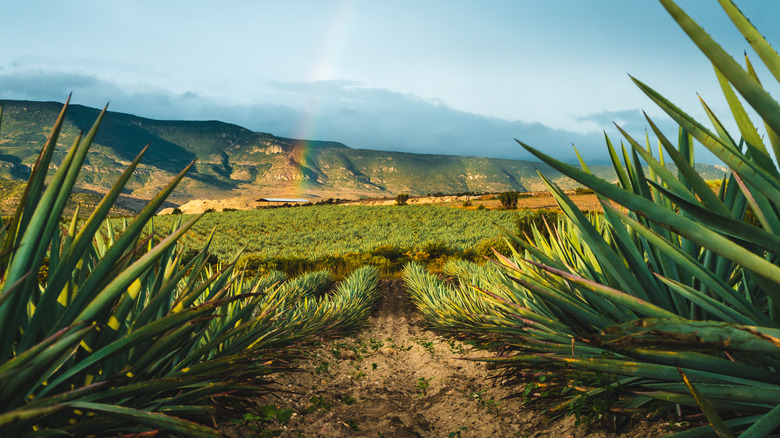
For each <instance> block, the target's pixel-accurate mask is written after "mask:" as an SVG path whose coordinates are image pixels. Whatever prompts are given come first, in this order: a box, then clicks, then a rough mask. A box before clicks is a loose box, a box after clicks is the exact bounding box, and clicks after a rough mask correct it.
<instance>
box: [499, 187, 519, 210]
mask: <svg viewBox="0 0 780 438" xmlns="http://www.w3.org/2000/svg"><path fill="white" fill-rule="evenodd" d="M518 199H520V194H519V193H517V192H514V191H511V192H503V193H501V194H499V195H498V200H499V201H501V207H502V208H504V209H505V210H514V209H516V208H517V200H518Z"/></svg>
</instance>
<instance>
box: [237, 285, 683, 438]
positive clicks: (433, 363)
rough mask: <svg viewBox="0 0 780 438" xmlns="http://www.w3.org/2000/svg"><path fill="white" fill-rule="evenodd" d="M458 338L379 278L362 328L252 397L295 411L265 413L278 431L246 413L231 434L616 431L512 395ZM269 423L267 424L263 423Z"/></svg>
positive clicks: (657, 431) (649, 429)
mask: <svg viewBox="0 0 780 438" xmlns="http://www.w3.org/2000/svg"><path fill="white" fill-rule="evenodd" d="M484 354H485V353H484V352H480V351H478V350H471V348H470V347H468V346H466V345H463V344H461V343H460V342H456V341H450V340H447V339H445V338H442V337H440V336H438V335H436V334H435V333H433V332H431V331H428V330H425V328H424V326H423V321H422V319H421V317H420V316H419V315H418V314H417V313H416V312H415V310H414V307H413V305H412V304H411V302H410V301H409V299H408V296H407V294H406V293H405V292H404V290H403V283H402V282H401V281H399V280H387V281H383V284H382V299H381V303H380V305H379V308H378V310H377V311H376V312H375V313H374V315H373V316H371V318H370V321H369V325H368V327H367V328H366V329H364V330H363V331H361V332H360V333H358V334H356V335H355V336H353V337H349V338H341V339H338V340H335V341H329V342H326V343H324V344H322V345H321V346H318V347H315V348H313V349H312V350H311V351H310V352H309V353H308V358H307V359H305V360H301V361H300V363H298V364H296V365H297V366H298V367H299V368H300V369H301V370H300V371H299V372H293V373H285V374H283V375H281V376H278V377H277V378H275V379H274V380H276V381H277V382H278V383H279V384H280V386H281V388H282V389H284V390H286V391H290V392H276V393H274V394H271V395H266V396H265V397H263V398H261V399H257V400H255V401H254V402H255V404H256V405H257V406H258V407H260V406H268V405H271V404H273V405H275V406H276V407H277V409H278V411H283V410H286V409H289V410H291V411H292V412H291V411H287V415H290V414H291V417H290V418H289V420H287V421H286V422H284V423H280V422H274V423H263V426H264V428H265V429H266V430H276V431H277V432H276V433H278V434H279V435H276V434H273V435H271V434H266V435H263V434H262V433H261V432H252V431H251V430H252V429H254V428H256V427H258V425H259V424H260V423H253V422H252V421H251V420H247V421H245V422H244V423H243V425H242V427H241V428H240V429H234V430H232V431H230V430H229V431H226V432H227V435H228V436H282V437H302V436H303V437H447V438H454V437H463V438H465V437H510V436H521V437H575V436H577V437H579V436H585V435H587V436H602V437H606V436H617V435H615V434H607V433H604V432H600V431H594V430H590V431H586V430H584V429H582V428H575V427H574V418H572V417H569V418H566V419H563V420H558V421H553V422H550V421H545V417H544V416H543V415H542V414H540V413H538V412H536V411H532V410H529V409H527V408H524V407H523V406H522V402H521V400H520V399H519V398H509V399H507V397H509V396H510V395H512V394H513V393H515V392H516V391H517V390H518V388H517V387H514V388H507V387H503V386H501V384H500V382H496V381H495V379H491V374H490V373H489V372H488V370H487V368H486V366H485V365H484V364H483V363H480V362H472V361H466V360H461V359H458V358H459V357H463V356H479V355H484ZM663 432H666V433H668V431H664V430H661V426H660V425H645V424H640V425H639V426H638V427H634V428H632V430H631V432H630V433H627V434H625V435H624V436H631V437H640V436H646V437H649V436H660V435H662V434H663ZM266 433H267V432H266Z"/></svg>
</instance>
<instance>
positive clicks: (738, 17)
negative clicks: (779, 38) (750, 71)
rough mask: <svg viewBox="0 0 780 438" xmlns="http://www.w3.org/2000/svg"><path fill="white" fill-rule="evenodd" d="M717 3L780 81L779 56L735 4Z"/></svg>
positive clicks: (725, 1) (720, 1)
mask: <svg viewBox="0 0 780 438" xmlns="http://www.w3.org/2000/svg"><path fill="white" fill-rule="evenodd" d="M718 3H720V5H721V6H722V7H723V10H724V11H726V13H727V14H728V16H729V18H731V21H732V22H733V23H734V25H735V26H736V27H737V29H739V31H740V32H741V33H742V35H743V36H744V37H745V40H747V42H749V43H750V46H751V47H753V50H755V51H756V53H757V54H758V56H759V57H760V58H761V61H763V62H764V64H765V65H766V66H767V68H768V69H769V71H770V72H771V73H772V74H773V75H774V76H775V79H777V80H778V81H780V56H778V54H777V52H776V51H775V50H774V49H773V48H772V46H771V45H769V43H768V42H767V40H766V39H765V38H764V36H763V35H761V33H760V32H759V31H758V30H757V29H756V28H755V27H754V26H753V24H751V23H750V21H749V20H748V19H747V18H746V17H745V16H744V15H743V14H742V12H741V11H740V10H739V9H738V8H737V6H736V5H735V4H734V3H733V2H732V1H730V0H718Z"/></svg>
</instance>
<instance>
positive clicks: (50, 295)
mask: <svg viewBox="0 0 780 438" xmlns="http://www.w3.org/2000/svg"><path fill="white" fill-rule="evenodd" d="M67 107H68V103H67V102H66V104H65V105H64V106H63V110H62V112H61V114H60V116H59V118H58V120H57V122H56V123H55V125H54V128H53V129H52V133H51V135H50V136H49V138H48V140H47V141H46V144H45V146H44V148H43V150H42V151H41V154H40V155H39V157H38V160H37V162H36V164H35V166H34V168H33V170H32V173H31V176H30V180H29V182H28V184H27V186H26V191H25V193H24V196H23V197H22V199H21V201H20V204H19V207H18V209H17V210H16V213H15V214H14V216H13V217H12V218H11V219H10V221H9V222H8V223H6V224H0V242H2V243H1V244H2V246H0V333H2V334H3V336H2V337H0V431H2V435H4V436H20V437H22V436H51V435H74V436H87V435H111V436H115V435H119V434H123V433H131V434H137V433H143V432H154V431H159V430H166V431H168V432H170V433H174V434H177V435H186V436H217V435H218V432H217V431H215V430H213V429H211V428H209V427H206V426H203V425H201V424H198V423H196V422H193V421H191V420H193V419H199V418H201V419H202V418H204V417H207V416H209V415H212V414H213V411H214V408H213V407H212V405H211V403H207V402H206V401H205V400H206V398H207V397H215V396H221V395H225V394H232V395H236V394H240V393H242V392H246V391H257V390H267V389H266V385H267V383H268V382H267V381H266V380H264V379H263V377H264V376H266V375H267V374H268V373H270V372H272V371H273V370H274V369H276V368H277V366H276V365H275V362H274V360H275V358H276V357H277V356H278V355H279V354H280V353H281V354H284V351H285V348H286V347H289V346H290V345H291V344H292V343H294V342H303V341H305V340H307V338H306V333H317V334H320V335H328V334H334V333H335V332H336V329H334V327H336V328H338V327H340V326H339V322H338V321H335V320H337V319H339V318H341V316H342V315H341V314H340V313H336V312H335V311H334V310H333V309H334V308H336V307H333V306H331V305H322V306H320V307H319V308H318V309H317V310H318V311H319V313H317V312H316V311H312V310H311V309H308V308H306V309H304V310H306V311H307V312H310V314H313V315H317V316H319V319H318V321H319V325H318V326H314V325H312V326H311V327H310V328H309V331H308V332H305V333H299V332H297V329H298V326H299V325H300V324H298V325H294V324H288V325H286V323H285V321H287V319H288V318H287V316H286V314H287V313H289V312H300V309H299V305H297V304H295V303H293V302H291V301H289V300H287V301H284V300H269V299H267V297H269V296H271V295H272V294H273V291H275V290H280V289H283V288H284V286H283V285H282V286H278V284H279V282H280V281H282V280H283V278H280V276H279V275H278V273H277V274H270V275H269V276H267V277H264V278H255V279H252V280H245V279H244V278H243V273H242V272H241V271H240V270H236V264H235V260H236V259H237V258H238V255H236V257H235V259H234V261H233V262H231V263H227V264H225V265H224V266H221V267H212V266H209V265H208V262H207V260H208V245H209V243H210V240H211V239H208V241H207V242H206V244H205V247H204V248H203V250H201V252H200V253H199V254H198V255H197V256H195V257H194V258H192V259H191V260H190V261H188V262H187V263H183V262H182V260H183V257H184V250H183V249H182V248H181V247H179V246H178V245H177V241H178V239H179V238H180V237H181V236H182V235H183V234H184V233H185V232H186V231H187V230H188V229H189V228H190V227H191V226H192V224H193V223H194V222H195V221H196V220H197V219H198V217H195V218H193V219H192V220H190V221H188V222H187V223H186V224H181V222H180V221H177V222H174V224H173V228H172V230H171V232H170V234H169V235H168V236H166V237H164V238H163V239H162V240H160V241H159V242H157V243H155V242H154V239H153V238H152V236H154V232H152V233H150V234H149V236H150V237H143V236H144V228H145V227H146V226H147V224H149V223H150V221H151V218H152V217H153V215H154V213H155V211H156V210H157V209H158V208H159V207H160V205H161V204H162V202H163V201H164V200H165V198H166V196H167V195H168V194H169V193H170V192H171V191H172V190H173V189H174V187H175V186H176V184H177V183H178V182H179V181H180V180H181V179H182V178H183V177H184V175H185V174H186V172H187V170H188V169H189V168H190V167H191V166H192V164H190V166H188V167H187V168H185V169H184V171H182V173H180V174H179V175H178V176H177V177H176V178H174V180H173V181H172V182H171V183H170V184H169V185H168V186H167V187H166V188H165V189H163V190H162V192H161V193H160V194H159V195H158V196H157V197H155V198H154V199H153V200H152V201H150V202H149V204H148V205H147V207H146V208H144V210H143V211H142V212H141V213H139V215H138V216H137V217H135V218H134V219H133V220H132V221H130V222H129V223H125V224H124V225H123V226H122V228H121V229H118V230H115V229H114V227H112V226H111V223H110V222H108V221H105V219H106V216H107V214H108V212H109V210H110V208H111V206H112V205H113V203H114V201H115V200H116V199H117V197H118V196H119V194H120V193H121V191H122V189H123V187H124V185H125V184H126V183H127V181H128V179H129V178H130V176H131V174H132V172H133V170H134V169H135V168H136V167H137V166H138V164H139V162H140V160H141V157H142V156H143V154H144V152H145V151H146V149H144V150H143V151H142V152H141V153H140V154H139V156H138V157H137V158H136V159H135V160H134V161H133V162H132V163H131V164H130V166H129V167H128V169H127V170H126V171H125V172H124V173H123V175H122V176H121V177H120V179H119V180H118V181H117V183H116V184H115V185H114V187H113V188H112V189H111V190H110V191H109V192H108V193H107V194H106V195H105V197H104V199H103V201H102V202H101V203H100V204H99V205H98V206H97V208H96V209H95V210H94V212H93V213H92V214H91V215H90V216H89V218H88V219H86V220H84V221H80V220H79V217H78V210H77V211H76V213H75V214H74V216H73V218H72V220H71V221H70V223H69V224H68V226H67V228H61V226H60V218H61V216H62V213H63V209H64V207H65V204H66V202H67V200H68V197H69V196H70V193H71V192H72V190H73V188H74V185H75V183H76V178H77V176H78V172H79V169H80V167H81V165H82V163H83V161H84V158H85V156H86V153H87V150H88V149H89V146H90V144H91V143H92V140H93V139H94V137H95V134H96V132H97V129H98V126H99V125H100V121H101V120H102V118H103V116H104V114H105V109H104V110H103V112H102V113H101V114H100V116H99V117H98V119H97V121H96V122H95V124H94V126H93V127H92V129H91V130H90V132H89V133H87V134H86V135H85V136H83V138H82V137H81V136H79V138H78V139H77V140H76V141H75V143H74V145H73V147H72V148H71V149H70V151H69V152H68V154H67V156H66V157H65V159H64V160H63V162H62V163H61V164H60V166H59V168H58V169H57V171H56V172H55V173H54V175H52V176H51V177H50V178H49V177H47V170H48V169H49V167H50V162H51V158H52V155H53V152H54V148H55V145H56V143H57V138H58V135H59V132H60V130H61V128H62V126H63V123H64V120H65V113H66V110H67ZM40 272H46V275H39V273H40ZM365 274H366V272H364V273H363V275H358V276H357V277H356V278H358V277H359V279H363V280H365V279H366V275H365ZM318 275H319V278H324V279H325V280H327V281H328V282H329V278H330V277H329V275H328V274H318ZM368 277H369V278H368V281H364V282H362V283H360V281H359V280H354V281H353V283H355V282H357V283H358V284H352V283H350V284H351V286H349V285H348V286H343V287H344V289H345V290H346V291H347V292H348V293H352V294H353V295H355V297H356V299H355V300H353V301H349V302H348V303H341V304H339V305H340V306H344V307H348V308H350V309H352V310H354V311H355V312H357V313H356V315H357V317H360V316H364V314H365V310H364V309H365V306H366V305H371V304H372V301H371V300H370V299H369V300H368V301H366V299H365V297H366V296H368V297H369V298H372V297H375V294H374V295H372V293H373V292H372V291H375V290H376V286H377V283H376V276H374V277H371V276H370V275H368ZM372 278H373V282H372V281H371V280H372ZM41 279H43V280H41ZM299 283H301V282H299ZM322 283H323V282H322V281H321V280H320V281H319V284H322ZM353 286H354V287H353ZM357 287H363V288H365V290H358V289H357ZM294 289H296V288H295V287H287V290H294ZM304 293H307V292H305V291H304ZM351 321H352V324H353V325H354V324H357V323H359V321H357V320H355V319H354V318H353V320H351Z"/></svg>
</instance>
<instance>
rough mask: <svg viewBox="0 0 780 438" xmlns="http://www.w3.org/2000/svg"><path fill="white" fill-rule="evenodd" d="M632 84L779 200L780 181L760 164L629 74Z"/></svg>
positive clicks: (733, 166)
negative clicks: (747, 158)
mask: <svg viewBox="0 0 780 438" xmlns="http://www.w3.org/2000/svg"><path fill="white" fill-rule="evenodd" d="M632 80H633V81H634V83H635V84H637V86H638V87H639V88H640V89H641V90H642V91H643V92H644V93H645V94H646V95H647V96H648V97H650V99H652V100H653V101H654V102H655V103H656V104H657V105H658V106H660V107H661V109H663V110H664V111H665V112H666V113H667V114H668V115H669V116H670V117H672V118H673V119H674V120H675V121H676V122H677V123H678V124H679V125H680V126H682V127H684V128H685V129H686V130H687V131H689V132H691V133H692V134H693V136H694V137H696V139H697V140H699V142H701V144H703V145H704V146H705V147H707V149H709V150H710V151H711V152H712V153H713V154H715V156H717V157H718V158H719V159H721V160H722V161H723V162H724V163H726V165H728V166H729V167H730V168H731V169H732V171H739V172H740V174H741V175H742V177H743V178H744V179H745V180H746V181H749V182H750V183H751V184H753V185H754V186H755V187H756V188H757V189H758V190H760V191H761V192H762V193H764V195H765V196H766V197H767V198H769V199H771V200H772V201H773V202H776V203H778V204H780V182H779V181H778V180H777V179H776V178H774V177H772V175H771V174H769V173H767V172H766V171H765V170H764V169H763V168H762V167H760V166H758V165H757V164H755V163H753V162H752V161H750V160H746V159H745V157H744V156H743V155H742V154H741V153H740V152H739V151H738V150H736V149H734V148H733V147H731V146H729V145H728V144H727V143H726V142H723V141H722V140H720V139H719V138H718V137H716V136H715V135H714V134H712V133H711V132H709V131H708V130H707V129H706V128H705V127H704V126H702V125H701V124H700V123H698V122H696V121H695V120H694V119H692V118H691V117H690V116H688V115H687V114H685V113H684V112H683V111H682V110H680V109H679V108H677V107H676V106H674V104H672V103H671V102H669V101H668V100H666V99H665V98H664V97H663V96H661V95H660V94H658V93H656V92H655V91H654V90H653V89H652V88H650V87H648V86H647V85H645V84H643V83H642V82H640V81H639V80H637V79H635V78H632Z"/></svg>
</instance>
